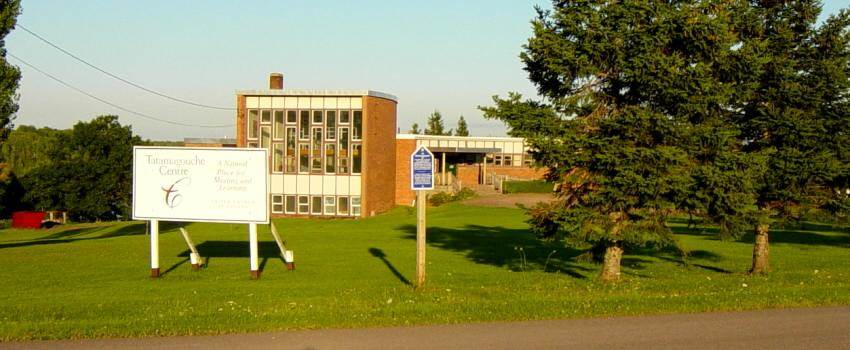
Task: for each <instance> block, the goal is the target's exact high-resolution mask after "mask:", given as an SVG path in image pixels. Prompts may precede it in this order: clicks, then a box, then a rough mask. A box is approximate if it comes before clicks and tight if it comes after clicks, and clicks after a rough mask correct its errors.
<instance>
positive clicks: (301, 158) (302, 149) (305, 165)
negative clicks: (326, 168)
mask: <svg viewBox="0 0 850 350" xmlns="http://www.w3.org/2000/svg"><path fill="white" fill-rule="evenodd" d="M309 171H310V144H309V143H302V144H300V145H299V146H298V172H301V173H306V172H309Z"/></svg>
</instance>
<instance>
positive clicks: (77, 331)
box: [0, 204, 850, 340]
mask: <svg viewBox="0 0 850 350" xmlns="http://www.w3.org/2000/svg"><path fill="white" fill-rule="evenodd" d="M275 223H276V225H277V227H278V229H279V231H280V232H281V234H282V235H283V236H284V239H285V240H287V244H288V247H289V249H293V250H294V251H295V259H296V264H297V270H296V271H294V272H293V271H286V269H285V267H284V265H283V262H282V260H281V259H280V258H279V257H278V256H277V252H276V249H277V248H276V246H275V245H274V242H273V240H272V238H271V235H270V234H269V233H268V228H267V227H261V228H260V238H261V242H260V243H261V247H260V257H261V266H262V267H264V272H263V275H262V278H261V279H260V280H258V281H253V280H250V279H249V273H248V263H249V262H248V258H247V255H248V246H247V238H248V237H247V236H248V234H247V226H246V225H228V224H203V223H197V224H190V225H188V226H187V227H188V229H189V232H190V233H191V234H192V238H193V239H194V241H195V243H196V244H197V245H198V248H199V250H200V252H201V255H203V256H204V257H205V259H207V260H208V266H207V267H206V268H204V269H202V270H201V271H192V270H191V268H190V266H189V264H188V262H187V250H186V246H185V244H184V243H183V241H182V238H181V237H180V234H179V232H178V231H177V229H176V226H175V225H166V226H165V227H163V234H162V236H161V238H160V247H161V266H162V270H163V272H164V276H163V277H162V278H161V279H158V280H151V279H150V278H149V277H148V274H149V265H148V263H149V262H148V237H147V236H146V235H145V234H144V228H145V225H144V223H139V222H125V223H117V224H116V223H108V224H91V225H73V226H68V227H61V228H60V227H57V228H54V229H51V230H46V231H21V230H2V231H0V281H2V285H0V340H22V339H56V338H98V337H125V336H157V335H188V334H218V333H231V332H248V331H267V330H282V329H301V328H322V327H371V326H394V325H412V324H433V323H460V322H481V321H496V320H528V319H547V318H570V317H588V316H603V315H638V314H653V313H673V312H701V311H711V310H744V309H757V308H773V307H799V306H816V305H846V304H850V234H848V231H847V230H845V229H839V228H832V227H829V226H825V225H814V224H809V225H806V226H804V227H803V228H802V229H798V230H793V231H791V230H786V231H780V230H776V231H774V232H773V234H772V236H771V241H772V245H771V257H772V265H773V268H774V270H775V271H774V272H773V273H772V274H770V275H769V276H767V277H752V276H747V275H745V274H744V273H743V272H744V271H745V270H746V268H747V267H749V263H750V259H751V257H750V252H751V243H749V242H751V241H752V237H747V238H745V239H744V241H743V242H722V241H718V240H717V239H716V238H714V237H713V236H711V235H708V234H703V233H701V232H702V231H701V230H696V231H689V230H686V229H685V228H684V227H681V226H680V227H677V231H678V232H679V233H680V234H679V238H680V239H681V241H682V243H683V244H684V245H685V246H686V247H688V248H689V249H691V250H692V252H693V257H692V258H691V259H690V264H689V265H687V266H685V265H683V264H681V262H680V261H679V259H678V258H677V257H676V256H675V255H672V254H667V253H651V252H644V253H643V254H640V252H637V253H638V254H636V252H632V254H629V255H627V256H626V257H625V258H624V276H623V281H622V282H620V283H617V284H611V285H605V284H602V283H599V282H598V281H596V275H597V274H598V271H599V266H597V265H594V264H592V263H577V262H575V261H573V260H572V259H571V258H572V257H574V256H575V255H577V254H578V252H577V251H575V250H572V249H565V248H562V247H558V246H553V245H547V244H544V243H542V242H540V241H537V240H536V239H534V238H533V237H532V236H531V234H529V233H528V232H527V231H526V230H525V224H524V223H523V214H522V212H521V211H520V210H519V209H505V208H481V207H467V206H462V205H459V204H449V205H445V206H442V207H439V208H432V209H429V221H428V223H429V233H428V240H429V245H428V262H429V263H428V284H427V286H426V288H425V289H424V290H422V291H413V290H412V288H411V287H410V285H409V281H411V280H413V279H414V277H415V276H414V274H415V240H414V236H415V227H414V226H413V225H414V223H415V213H414V212H413V211H412V210H408V209H406V208H398V209H396V210H394V211H392V212H390V213H388V214H385V215H381V216H378V217H375V218H369V219H365V220H304V219H284V220H275ZM520 247H521V248H522V252H524V255H525V258H524V259H523V258H522V257H521V254H520V251H519V250H518V248H520ZM553 250H554V251H555V253H553V254H551V258H550V259H548V263H547V257H549V255H550V253H551V252H552V251H553ZM544 267H545V271H544Z"/></svg>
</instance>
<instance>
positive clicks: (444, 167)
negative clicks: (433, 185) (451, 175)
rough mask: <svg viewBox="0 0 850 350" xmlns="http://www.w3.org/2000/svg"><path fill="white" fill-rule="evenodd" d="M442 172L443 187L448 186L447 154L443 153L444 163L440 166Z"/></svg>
mask: <svg viewBox="0 0 850 350" xmlns="http://www.w3.org/2000/svg"><path fill="white" fill-rule="evenodd" d="M440 170H441V171H442V172H443V179H442V183H441V185H443V186H445V185H448V183H447V182H446V152H443V163H442V165H441V166H440Z"/></svg>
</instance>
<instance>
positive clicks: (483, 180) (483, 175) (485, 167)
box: [481, 153, 487, 185]
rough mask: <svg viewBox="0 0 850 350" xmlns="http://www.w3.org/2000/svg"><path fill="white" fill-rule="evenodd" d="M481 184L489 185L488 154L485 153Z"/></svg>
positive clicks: (482, 161) (482, 160)
mask: <svg viewBox="0 0 850 350" xmlns="http://www.w3.org/2000/svg"><path fill="white" fill-rule="evenodd" d="M481 164H482V165H481V184H482V185H486V184H487V153H484V157H483V158H482V159H481Z"/></svg>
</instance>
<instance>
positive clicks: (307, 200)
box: [297, 195, 310, 215]
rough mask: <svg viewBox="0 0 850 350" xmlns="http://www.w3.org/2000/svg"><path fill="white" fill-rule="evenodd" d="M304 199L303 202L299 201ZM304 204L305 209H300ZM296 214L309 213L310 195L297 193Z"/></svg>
mask: <svg viewBox="0 0 850 350" xmlns="http://www.w3.org/2000/svg"><path fill="white" fill-rule="evenodd" d="M302 198H303V199H305V203H301V199H302ZM304 205H306V206H307V210H306V211H301V208H302V206H304ZM297 209H298V214H299V215H301V214H303V215H310V196H307V195H298V208H297Z"/></svg>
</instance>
